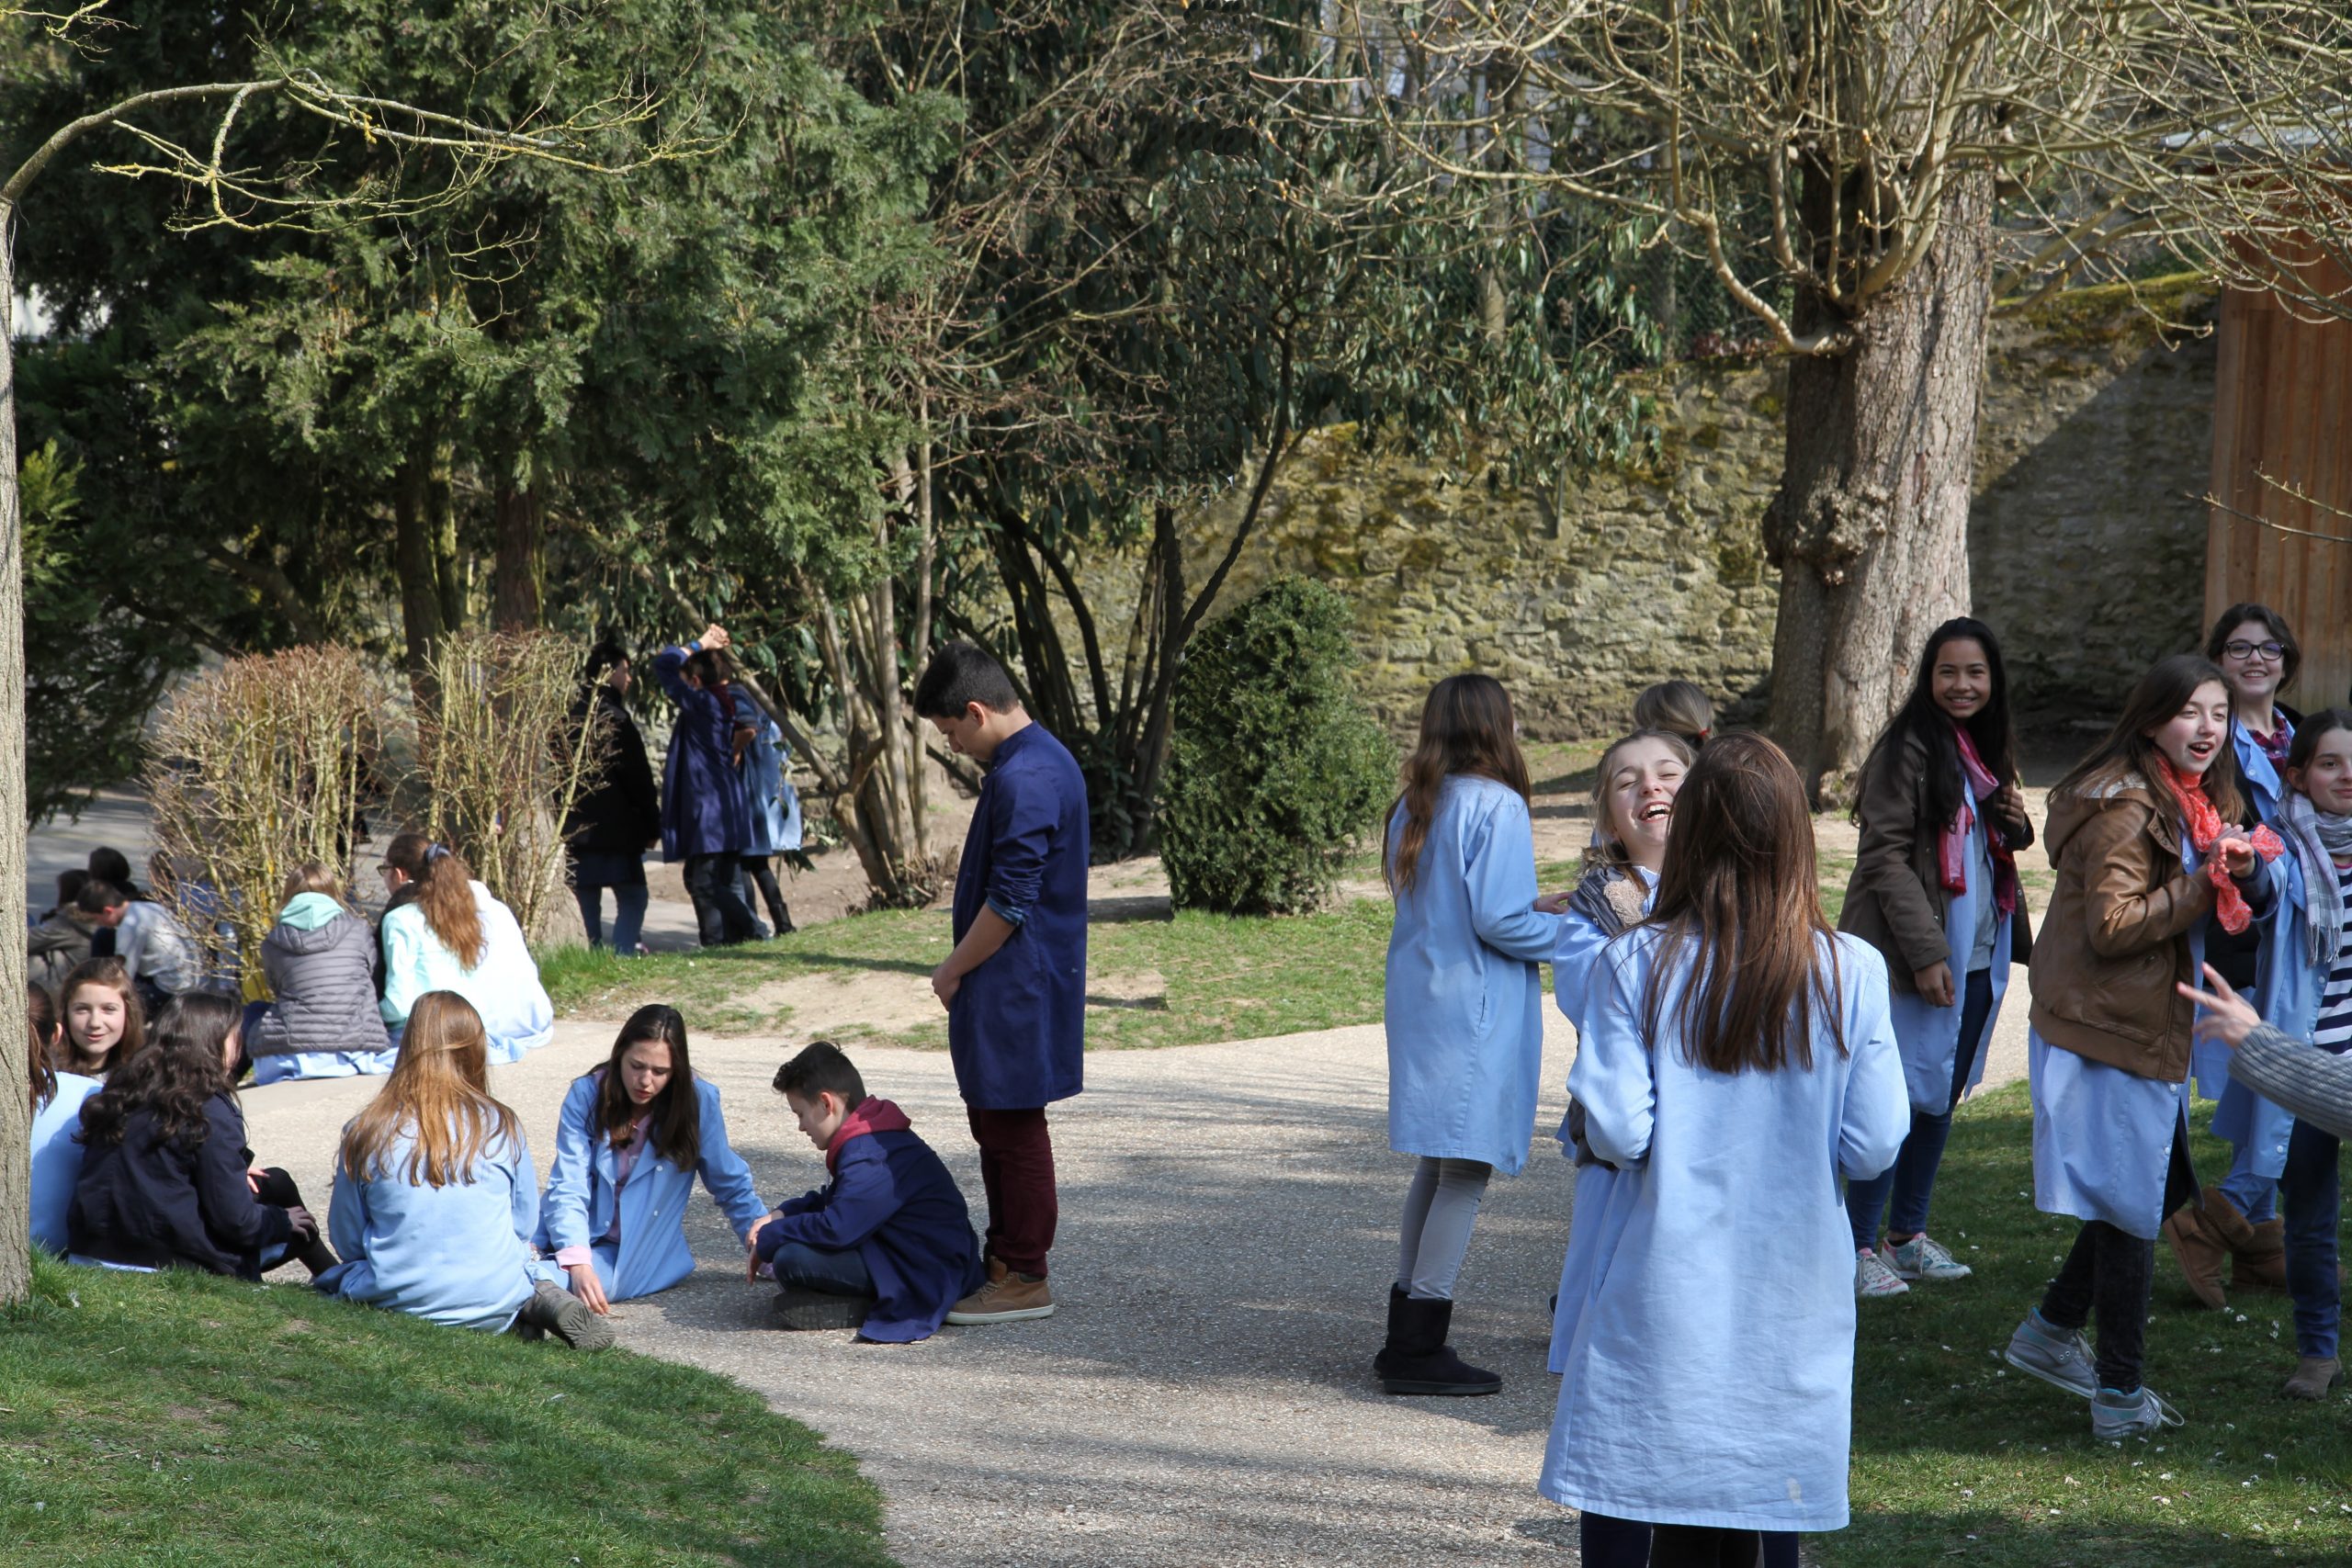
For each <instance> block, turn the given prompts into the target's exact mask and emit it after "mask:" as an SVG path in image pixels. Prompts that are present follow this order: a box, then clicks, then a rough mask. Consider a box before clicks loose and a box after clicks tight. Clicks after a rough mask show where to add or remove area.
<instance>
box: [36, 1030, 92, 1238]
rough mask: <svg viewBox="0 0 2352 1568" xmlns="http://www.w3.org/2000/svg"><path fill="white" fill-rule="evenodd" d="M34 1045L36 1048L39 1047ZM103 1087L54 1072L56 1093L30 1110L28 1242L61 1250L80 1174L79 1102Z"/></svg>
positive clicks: (79, 1077)
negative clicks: (55, 1074) (66, 1222)
mask: <svg viewBox="0 0 2352 1568" xmlns="http://www.w3.org/2000/svg"><path fill="white" fill-rule="evenodd" d="M35 1049H39V1047H38V1046H36V1047H35ZM106 1087H107V1086H106V1085H105V1084H103V1083H101V1082H99V1081H98V1080H97V1079H96V1078H85V1077H83V1076H82V1075H81V1074H79V1073H60V1074H58V1075H57V1093H56V1095H55V1097H54V1098H52V1099H51V1100H50V1102H49V1103H48V1104H47V1105H44V1106H42V1107H41V1108H40V1110H39V1111H34V1112H33V1138H32V1145H33V1147H32V1154H33V1158H32V1231H33V1245H34V1246H35V1247H47V1248H48V1249H49V1250H50V1251H51V1252H63V1251H64V1250H65V1211H66V1210H67V1209H69V1208H72V1207H73V1205H74V1179H75V1178H77V1177H79V1176H80V1175H81V1174H82V1145H79V1144H77V1143H75V1142H74V1134H76V1133H78V1132H80V1131H81V1130H82V1102H83V1101H84V1100H87V1099H89V1098H90V1096H92V1095H94V1094H96V1093H97V1092H98V1090H100V1089H104V1088H106Z"/></svg>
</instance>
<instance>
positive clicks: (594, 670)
mask: <svg viewBox="0 0 2352 1568" xmlns="http://www.w3.org/2000/svg"><path fill="white" fill-rule="evenodd" d="M628 661H629V660H628V649H626V648H623V647H622V646H621V644H620V641H619V639H618V638H616V637H604V638H601V639H600V640H599V641H598V642H597V644H596V646H595V647H594V648H592V649H589V650H588V662H587V663H586V664H585V665H583V666H582V668H581V671H580V678H581V679H582V681H585V682H588V683H589V684H591V685H594V683H595V682H598V681H601V680H603V679H604V678H605V675H606V674H607V673H608V672H609V671H611V670H612V668H613V666H615V665H616V664H627V663H628Z"/></svg>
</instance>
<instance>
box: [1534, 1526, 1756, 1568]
mask: <svg viewBox="0 0 2352 1568" xmlns="http://www.w3.org/2000/svg"><path fill="white" fill-rule="evenodd" d="M1577 1552H1578V1554H1579V1556H1580V1557H1581V1558H1582V1560H1583V1562H1584V1568H1758V1563H1761V1564H1762V1568H1797V1538H1796V1535H1795V1533H1794V1532H1793V1531H1790V1530H1766V1531H1764V1532H1762V1533H1761V1534H1758V1532H1757V1531H1755V1530H1725V1529H1704V1528H1702V1527H1701V1526H1697V1525H1645V1524H1643V1523H1642V1522H1640V1521H1639V1520H1637V1519H1616V1518H1611V1517H1609V1516H1608V1515H1606V1514H1587V1515H1585V1516H1584V1517H1582V1518H1581V1519H1580V1520H1579V1521H1578V1522H1577Z"/></svg>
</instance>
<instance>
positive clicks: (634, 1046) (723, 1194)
mask: <svg viewBox="0 0 2352 1568" xmlns="http://www.w3.org/2000/svg"><path fill="white" fill-rule="evenodd" d="M697 1176H699V1177H701V1178H702V1184H703V1187H704V1189H705V1190H707V1191H708V1192H709V1193H710V1196H711V1200H712V1201H714V1202H716V1203H717V1204H718V1209H719V1212H720V1213H723V1214H725V1215H726V1216H727V1221H728V1224H730V1225H732V1226H733V1227H734V1229H735V1235H736V1238H737V1239H738V1240H739V1241H741V1242H742V1243H743V1245H744V1247H745V1248H746V1250H748V1249H749V1247H750V1246H751V1242H750V1239H749V1238H750V1236H751V1233H752V1226H753V1225H755V1224H758V1223H759V1221H760V1220H761V1218H762V1217H763V1216H764V1215H765V1214H766V1213H767V1205H766V1204H765V1203H763V1202H762V1201H761V1200H760V1195H759V1192H758V1191H757V1190H755V1188H754V1187H753V1185H752V1172H751V1169H750V1168H748V1167H747V1166H745V1165H744V1163H743V1160H742V1156H740V1155H738V1154H737V1153H736V1152H735V1151H734V1150H733V1149H732V1148H730V1147H729V1146H728V1143H727V1119H726V1118H725V1116H723V1115H722V1114H720V1112H719V1109H718V1086H717V1085H715V1084H710V1083H706V1082H704V1081H703V1080H702V1079H700V1078H698V1077H695V1075H694V1066H693V1064H692V1063H691V1062H690V1061H689V1060H688V1058H687V1055H686V1023H685V1020H684V1018H682V1017H680V1016H679V1014H678V1010H677V1009H675V1008H672V1007H662V1006H661V1005H659V1004H656V1005H654V1006H650V1007H642V1008H639V1009H638V1010H637V1011H636V1012H634V1013H632V1014H631V1015H630V1016H629V1020H628V1022H627V1023H625V1024H623V1025H622V1026H621V1032H620V1035H619V1037H618V1038H617V1039H616V1040H615V1041H614V1042H613V1052H612V1055H611V1056H610V1057H609V1058H607V1060H606V1061H605V1065H604V1066H600V1067H598V1068H596V1069H595V1070H594V1071H593V1072H587V1073H583V1074H582V1075H581V1076H580V1077H578V1078H577V1079H575V1080H573V1082H572V1085H571V1091H570V1092H569V1093H567V1094H566V1095H565V1096H564V1097H563V1112H562V1116H561V1119H560V1121H559V1122H558V1123H557V1126H556V1136H555V1164H554V1167H553V1168H551V1169H550V1170H549V1171H548V1190H547V1198H546V1201H544V1202H542V1203H541V1204H540V1206H539V1230H538V1235H537V1238H536V1239H537V1245H538V1248H539V1250H540V1251H541V1252H542V1253H551V1254H552V1255H553V1257H554V1258H555V1262H556V1265H557V1267H559V1268H560V1269H563V1270H564V1272H565V1273H566V1274H567V1275H568V1276H569V1277H570V1280H571V1291H572V1293H573V1294H574V1295H576V1296H578V1297H579V1298H580V1299H581V1300H582V1301H583V1302H585V1303H587V1304H588V1306H589V1308H590V1310H592V1311H594V1312H595V1313H596V1314H598V1315H600V1316H601V1315H603V1314H605V1312H607V1311H608V1310H610V1306H611V1303H614V1302H622V1301H628V1300H629V1299H631V1298H632V1297H636V1296H646V1295H651V1294H652V1293H653V1292H656V1291H666V1290H668V1289H669V1288H670V1287H671V1286H673V1285H674V1284H676V1283H677V1282H678V1281H679V1280H683V1279H684V1278H685V1277H686V1276H687V1275H689V1274H691V1273H693V1272H694V1268H695V1258H694V1253H693V1251H692V1249H690V1248H689V1247H687V1245H686V1231H685V1220H686V1201H687V1200H688V1199H689V1198H690V1197H692V1196H693V1194H694V1186H695V1177H697Z"/></svg>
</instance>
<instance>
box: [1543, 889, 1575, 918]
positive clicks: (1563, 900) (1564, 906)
mask: <svg viewBox="0 0 2352 1568" xmlns="http://www.w3.org/2000/svg"><path fill="white" fill-rule="evenodd" d="M1573 897H1576V895H1575V894H1574V893H1546V894H1544V896H1543V897H1540V898H1538V899H1536V900H1535V912H1536V913H1537V914H1539V915H1565V914H1566V913H1567V912H1568V900H1569V899H1571V898H1573Z"/></svg>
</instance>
